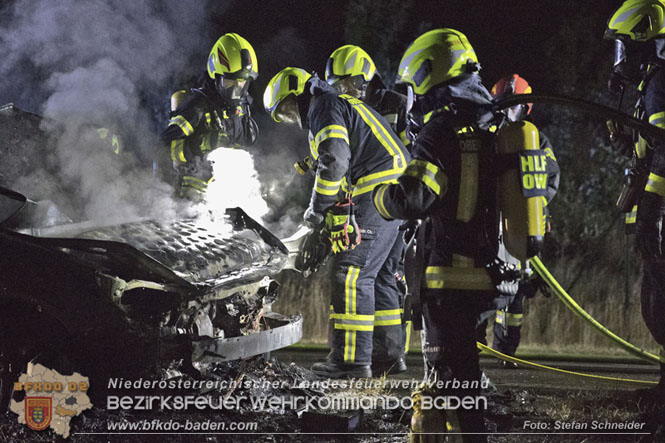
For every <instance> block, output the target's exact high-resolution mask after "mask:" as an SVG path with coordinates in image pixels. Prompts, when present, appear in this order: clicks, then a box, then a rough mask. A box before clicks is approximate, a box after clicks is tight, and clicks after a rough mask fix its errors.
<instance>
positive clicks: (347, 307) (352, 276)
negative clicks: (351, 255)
mask: <svg viewBox="0 0 665 443" xmlns="http://www.w3.org/2000/svg"><path fill="white" fill-rule="evenodd" d="M358 275H360V268H359V267H357V266H349V270H348V271H347V272H346V282H345V285H344V295H345V298H344V300H345V303H344V312H345V313H347V314H355V313H356V296H357V292H358V291H357V288H356V283H357V282H358Z"/></svg>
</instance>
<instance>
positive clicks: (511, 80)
mask: <svg viewBox="0 0 665 443" xmlns="http://www.w3.org/2000/svg"><path fill="white" fill-rule="evenodd" d="M491 94H492V97H493V98H495V99H502V98H505V97H508V96H510V95H513V94H531V86H529V83H528V82H527V81H526V80H524V79H523V78H522V77H520V76H519V75H517V74H512V75H506V76H504V77H502V78H500V79H499V81H498V82H496V84H495V85H494V86H492V91H491ZM531 105H532V103H527V111H526V113H527V115H528V114H529V113H530V112H531Z"/></svg>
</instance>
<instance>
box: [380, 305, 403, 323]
mask: <svg viewBox="0 0 665 443" xmlns="http://www.w3.org/2000/svg"><path fill="white" fill-rule="evenodd" d="M401 324H402V314H401V312H400V310H399V309H386V310H382V311H376V312H375V313H374V326H395V325H401Z"/></svg>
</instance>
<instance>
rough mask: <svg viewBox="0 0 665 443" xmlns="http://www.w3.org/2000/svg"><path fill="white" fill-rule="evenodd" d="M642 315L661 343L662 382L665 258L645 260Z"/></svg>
mask: <svg viewBox="0 0 665 443" xmlns="http://www.w3.org/2000/svg"><path fill="white" fill-rule="evenodd" d="M643 270H644V275H643V277H642V294H641V295H642V317H643V318H644V322H645V323H646V325H647V328H649V332H651V335H653V337H654V338H655V339H656V342H658V344H659V345H660V367H661V379H662V383H665V260H644V266H643Z"/></svg>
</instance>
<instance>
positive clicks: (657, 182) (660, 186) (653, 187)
mask: <svg viewBox="0 0 665 443" xmlns="http://www.w3.org/2000/svg"><path fill="white" fill-rule="evenodd" d="M644 190H645V191H646V192H653V193H654V194H658V195H660V196H661V197H665V177H661V176H660V175H657V174H654V173H653V172H652V173H650V174H649V180H648V181H647V186H646V187H645V188H644Z"/></svg>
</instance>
